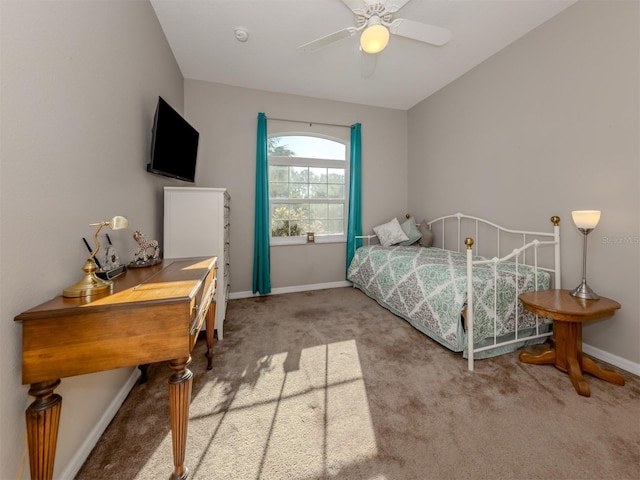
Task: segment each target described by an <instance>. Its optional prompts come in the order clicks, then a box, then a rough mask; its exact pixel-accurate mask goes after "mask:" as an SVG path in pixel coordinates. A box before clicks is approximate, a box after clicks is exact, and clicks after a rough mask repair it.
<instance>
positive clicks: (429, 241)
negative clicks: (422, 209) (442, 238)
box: [418, 220, 433, 247]
mask: <svg viewBox="0 0 640 480" xmlns="http://www.w3.org/2000/svg"><path fill="white" fill-rule="evenodd" d="M418 229H419V230H420V233H422V238H421V239H420V246H421V247H433V232H432V231H431V229H430V228H429V227H428V226H427V221H426V220H423V221H422V223H421V224H420V227H418Z"/></svg>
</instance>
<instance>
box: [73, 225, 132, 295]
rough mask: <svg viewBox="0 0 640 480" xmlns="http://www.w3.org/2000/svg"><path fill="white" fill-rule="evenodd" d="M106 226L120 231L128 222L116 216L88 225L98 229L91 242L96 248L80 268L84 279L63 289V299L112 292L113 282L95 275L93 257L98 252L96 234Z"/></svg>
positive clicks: (98, 246)
mask: <svg viewBox="0 0 640 480" xmlns="http://www.w3.org/2000/svg"><path fill="white" fill-rule="evenodd" d="M107 225H108V226H109V227H110V228H111V229H112V230H120V229H123V228H127V227H128V226H129V220H127V219H126V218H125V217H122V216H120V215H117V216H115V217H113V218H112V219H111V220H107V221H104V222H100V223H91V224H89V226H90V227H98V228H97V229H96V232H95V233H94V234H93V242H94V243H95V245H96V246H95V248H94V249H93V251H92V252H91V255H89V258H87V260H86V261H85V262H84V265H83V266H82V271H83V272H84V277H83V278H82V280H80V281H79V282H78V283H76V284H74V285H71V286H70V287H68V288H65V289H64V291H63V292H62V296H63V297H90V296H93V295H99V294H101V293H112V292H113V282H112V281H110V280H102V279H101V278H98V277H97V276H96V274H95V271H96V269H97V268H98V266H97V265H96V262H95V260H94V257H95V256H96V253H98V250H100V242H99V241H98V233H100V230H102V227H104V226H107Z"/></svg>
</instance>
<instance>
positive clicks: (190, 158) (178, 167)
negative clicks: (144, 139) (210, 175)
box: [147, 97, 200, 182]
mask: <svg viewBox="0 0 640 480" xmlns="http://www.w3.org/2000/svg"><path fill="white" fill-rule="evenodd" d="M199 137H200V134H199V133H198V131H197V130H196V129H195V128H193V127H192V126H191V125H189V123H188V122H187V121H186V120H185V119H184V118H182V116H181V115H180V114H179V113H178V112H176V111H175V110H174V109H173V108H172V107H171V105H169V104H168V103H167V102H166V101H165V100H164V99H163V98H162V97H158V106H157V108H156V113H155V117H154V119H153V131H152V138H151V163H149V164H148V165H147V171H148V172H151V173H155V174H158V175H164V176H166V177H171V178H178V179H180V180H184V181H186V182H194V181H195V177H196V159H197V156H198V139H199Z"/></svg>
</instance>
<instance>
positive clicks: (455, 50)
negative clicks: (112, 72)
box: [151, 0, 577, 110]
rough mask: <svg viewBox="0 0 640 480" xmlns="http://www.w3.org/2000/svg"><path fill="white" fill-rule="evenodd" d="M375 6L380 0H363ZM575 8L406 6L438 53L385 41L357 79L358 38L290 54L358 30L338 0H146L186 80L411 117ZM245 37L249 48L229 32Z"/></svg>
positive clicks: (523, 2)
mask: <svg viewBox="0 0 640 480" xmlns="http://www.w3.org/2000/svg"><path fill="white" fill-rule="evenodd" d="M366 1H367V2H373V3H379V2H380V0H366ZM575 1H577V0H411V1H410V2H409V3H408V4H406V5H405V6H404V7H403V8H402V9H401V10H400V11H399V12H397V13H396V14H395V15H394V18H406V19H410V20H415V21H419V22H422V23H429V24H432V25H437V26H440V27H445V28H447V29H449V30H450V31H451V32H452V38H451V41H450V42H449V43H448V44H447V45H445V46H442V47H435V46H432V45H428V44H424V43H420V42H417V41H415V40H410V39H407V38H403V37H399V36H396V35H392V36H391V40H390V41H389V45H388V46H387V48H386V49H385V50H384V51H383V52H381V53H379V54H378V56H377V59H376V64H375V70H374V71H373V73H372V74H370V75H369V76H366V75H365V74H364V73H363V69H364V68H366V64H362V63H361V62H362V57H363V56H364V54H362V53H361V52H360V50H359V36H358V35H354V36H352V37H349V38H346V39H343V40H340V41H338V42H336V43H333V44H331V45H329V46H327V47H325V48H323V49H321V50H318V51H315V52H312V53H307V54H300V53H297V52H296V47H298V46H299V45H301V44H304V43H307V42H310V41H311V40H315V39H316V38H318V37H321V36H324V35H327V34H330V33H333V32H336V31H338V30H342V29H343V28H346V27H349V26H354V15H353V13H352V12H351V10H349V9H348V8H347V7H346V6H345V5H344V4H343V3H342V1H341V0H151V4H152V6H153V8H154V10H155V12H156V15H157V16H158V19H159V21H160V24H161V26H162V29H163V30H164V33H165V35H166V37H167V40H168V42H169V45H170V46H171V49H172V50H173V53H174V55H175V57H176V59H177V62H178V65H179V66H180V69H181V71H182V74H183V76H184V77H185V78H188V79H195V80H204V81H209V82H215V83H222V84H227V85H235V86H240V87H247V88H255V89H259V90H267V91H272V92H279V93H289V94H295V95H304V96H308V97H316V98H323V99H330V100H339V101H345V102H352V103H359V104H365V105H372V106H379V107H388V108H397V109H401V110H407V109H409V108H411V107H413V106H414V105H416V104H417V103H419V102H420V101H422V100H423V99H425V98H426V97H428V96H429V95H431V94H433V93H435V92H436V91H438V90H439V89H440V88H442V87H444V86H445V85H447V84H448V83H450V82H452V81H453V80H455V79H456V78H458V77H459V76H461V75H462V74H464V73H465V72H467V71H469V70H470V69H472V68H473V67H475V66H476V65H478V64H479V63H481V62H482V61H484V60H486V59H487V58H489V57H490V56H491V55H493V54H495V53H496V52H498V51H499V50H501V49H502V48H504V47H506V46H507V45H509V44H510V43H512V42H514V41H515V40H517V39H518V38H520V37H521V36H523V35H525V34H526V33H527V32H529V31H531V30H532V29H534V28H535V27H537V26H538V25H540V24H542V23H543V22H545V21H546V20H548V19H550V18H551V17H553V16H554V15H556V14H558V13H560V12H561V11H562V10H564V9H565V8H567V7H568V6H570V5H571V4H572V3H575ZM236 27H243V28H245V29H246V30H247V31H248V33H249V39H248V41H247V42H245V43H241V42H239V41H238V40H236V38H235V35H234V30H235V28H236Z"/></svg>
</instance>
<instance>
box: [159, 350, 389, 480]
mask: <svg viewBox="0 0 640 480" xmlns="http://www.w3.org/2000/svg"><path fill="white" fill-rule="evenodd" d="M245 372H246V381H245V382H241V383H240V384H239V385H237V386H235V387H232V386H231V385H225V384H224V382H222V381H218V382H211V383H212V385H210V386H209V387H205V388H203V389H202V390H200V391H199V392H197V394H195V395H194V398H193V400H192V404H191V410H190V421H189V439H188V442H187V462H186V464H187V465H189V466H190V470H191V473H192V475H194V476H195V477H197V473H198V470H202V471H209V472H216V478H227V479H228V478H256V479H257V478H289V479H300V480H303V479H307V478H316V477H319V476H323V475H337V474H339V472H340V471H341V470H342V469H345V468H348V467H349V466H353V465H357V464H359V463H362V462H366V461H368V460H370V459H372V458H375V456H376V454H377V446H376V439H375V433H374V429H373V423H372V419H371V415H370V410H369V404H368V400H367V393H366V389H365V384H364V380H363V375H362V370H361V367H360V360H359V357H358V350H357V346H356V342H355V340H349V341H344V342H337V343H332V344H328V345H318V346H314V347H311V348H305V349H302V350H300V351H297V352H286V353H279V354H275V355H270V356H269V357H262V358H259V359H256V360H255V364H254V365H247V368H246V369H245ZM252 372H253V373H252ZM212 417H213V419H215V421H214V422H213V425H214V427H212V421H211V420H212ZM291 432H295V434H291ZM194 438H196V439H201V440H200V442H199V443H196V442H195V441H194V440H193V439H194ZM166 448H168V449H170V448H171V438H170V436H168V437H167V438H165V439H164V441H163V445H162V446H161V448H159V449H158V450H157V452H156V454H160V451H162V450H165V449H166ZM150 461H153V460H152V459H150ZM297 472H305V473H304V474H300V473H297ZM300 475H304V476H300ZM381 480H384V479H381Z"/></svg>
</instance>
